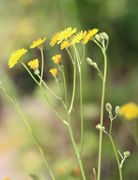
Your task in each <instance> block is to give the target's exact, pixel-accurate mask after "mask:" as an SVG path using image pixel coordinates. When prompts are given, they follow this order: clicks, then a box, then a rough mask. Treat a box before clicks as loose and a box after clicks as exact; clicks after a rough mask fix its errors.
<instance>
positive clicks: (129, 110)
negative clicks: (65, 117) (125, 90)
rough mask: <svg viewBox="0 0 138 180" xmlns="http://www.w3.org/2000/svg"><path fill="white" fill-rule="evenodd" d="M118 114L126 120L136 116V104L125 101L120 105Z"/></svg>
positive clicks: (137, 112) (137, 114)
mask: <svg viewBox="0 0 138 180" xmlns="http://www.w3.org/2000/svg"><path fill="white" fill-rule="evenodd" d="M120 116H124V118H125V119H126V120H128V121H131V120H133V119H136V118H138V105H137V104H135V103H131V102H130V103H127V104H124V105H123V106H121V107H120Z"/></svg>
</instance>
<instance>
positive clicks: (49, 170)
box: [3, 89, 55, 180]
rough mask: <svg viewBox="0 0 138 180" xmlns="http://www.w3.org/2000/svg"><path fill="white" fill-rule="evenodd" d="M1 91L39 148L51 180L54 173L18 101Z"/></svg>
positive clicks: (53, 178) (53, 179)
mask: <svg viewBox="0 0 138 180" xmlns="http://www.w3.org/2000/svg"><path fill="white" fill-rule="evenodd" d="M3 92H4V93H5V95H6V96H7V97H8V99H9V100H10V101H11V103H12V104H13V105H14V107H15V108H16V110H17V112H18V114H19V115H20V116H21V118H22V120H23V122H24V124H25V126H26V127H27V130H28V132H29V133H30V134H31V136H32V138H33V140H34V142H35V143H36V145H37V147H38V149H39V152H40V154H41V157H42V159H43V162H44V165H45V167H46V168H47V169H48V172H49V174H50V176H51V178H52V180H55V177H54V174H53V172H52V170H51V168H50V166H49V164H48V162H47V159H46V156H45V154H44V151H43V149H42V147H41V145H40V142H39V140H38V138H37V136H36V134H35V133H34V131H33V129H32V128H31V126H30V124H29V122H28V120H27V119H26V117H25V115H24V113H23V112H22V110H21V108H20V107H19V105H18V103H17V102H16V100H15V98H14V97H11V96H10V95H9V94H8V92H6V90H5V89H4V91H3Z"/></svg>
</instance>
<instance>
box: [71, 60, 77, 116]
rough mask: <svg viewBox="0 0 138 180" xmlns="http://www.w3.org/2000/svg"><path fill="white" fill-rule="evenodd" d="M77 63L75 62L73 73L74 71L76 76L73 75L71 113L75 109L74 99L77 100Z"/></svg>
mask: <svg viewBox="0 0 138 180" xmlns="http://www.w3.org/2000/svg"><path fill="white" fill-rule="evenodd" d="M76 70H77V69H76V61H74V64H73V71H74V75H73V91H72V98H71V103H70V106H69V113H71V111H72V108H73V103H74V99H75V91H76V73H77V71H76Z"/></svg>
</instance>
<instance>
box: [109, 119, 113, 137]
mask: <svg viewBox="0 0 138 180" xmlns="http://www.w3.org/2000/svg"><path fill="white" fill-rule="evenodd" d="M112 126H113V120H111V119H110V130H109V134H110V135H111V133H112Z"/></svg>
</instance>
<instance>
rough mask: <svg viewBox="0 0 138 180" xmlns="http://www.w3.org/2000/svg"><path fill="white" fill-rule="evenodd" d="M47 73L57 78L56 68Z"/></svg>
mask: <svg viewBox="0 0 138 180" xmlns="http://www.w3.org/2000/svg"><path fill="white" fill-rule="evenodd" d="M49 72H50V73H51V74H52V75H53V76H54V77H56V76H57V69H56V68H52V69H50V70H49Z"/></svg>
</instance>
